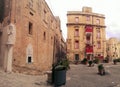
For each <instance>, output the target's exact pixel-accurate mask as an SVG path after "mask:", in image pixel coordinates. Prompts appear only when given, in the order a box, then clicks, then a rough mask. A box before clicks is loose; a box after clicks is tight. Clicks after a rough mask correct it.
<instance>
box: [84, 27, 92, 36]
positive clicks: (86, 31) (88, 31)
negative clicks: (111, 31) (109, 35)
mask: <svg viewBox="0 0 120 87" xmlns="http://www.w3.org/2000/svg"><path fill="white" fill-rule="evenodd" d="M92 32H93V29H92V27H91V26H86V27H85V33H86V35H87V36H90V35H91V33H92Z"/></svg>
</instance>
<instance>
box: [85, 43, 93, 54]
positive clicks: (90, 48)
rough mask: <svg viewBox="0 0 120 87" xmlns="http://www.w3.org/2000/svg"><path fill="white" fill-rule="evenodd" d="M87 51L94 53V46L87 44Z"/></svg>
mask: <svg viewBox="0 0 120 87" xmlns="http://www.w3.org/2000/svg"><path fill="white" fill-rule="evenodd" d="M86 53H88V54H91V53H93V46H89V45H87V46H86Z"/></svg>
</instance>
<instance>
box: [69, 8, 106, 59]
mask: <svg viewBox="0 0 120 87" xmlns="http://www.w3.org/2000/svg"><path fill="white" fill-rule="evenodd" d="M105 27H106V26H105V16H104V15H103V14H98V13H93V12H92V8H90V7H83V8H82V11H68V12H67V54H68V56H69V59H70V61H75V60H79V61H80V60H82V59H83V58H87V59H90V60H91V59H93V58H94V57H99V58H100V59H103V58H104V57H106V33H105Z"/></svg>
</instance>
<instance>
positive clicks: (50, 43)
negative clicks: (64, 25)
mask: <svg viewBox="0 0 120 87" xmlns="http://www.w3.org/2000/svg"><path fill="white" fill-rule="evenodd" d="M61 44H65V43H64V42H63V37H62V31H61V27H60V19H59V17H55V16H54V15H53V13H52V12H51V10H50V8H49V6H48V5H47V3H46V2H45V0H1V1H0V66H1V68H3V69H4V70H6V71H9V72H11V71H15V72H22V73H27V74H40V73H42V72H44V71H46V70H50V69H51V67H52V64H53V63H55V62H57V60H58V59H60V58H61V55H60V53H61V51H62V50H63V48H62V46H61ZM57 54H59V55H57Z"/></svg>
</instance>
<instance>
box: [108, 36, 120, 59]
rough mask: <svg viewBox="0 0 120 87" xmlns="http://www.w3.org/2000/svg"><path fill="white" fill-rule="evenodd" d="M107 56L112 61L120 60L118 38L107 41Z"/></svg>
mask: <svg viewBox="0 0 120 87" xmlns="http://www.w3.org/2000/svg"><path fill="white" fill-rule="evenodd" d="M106 47H107V55H108V56H109V58H110V60H113V59H117V58H120V42H119V40H118V39H117V38H114V37H111V38H110V39H109V40H107V46H106Z"/></svg>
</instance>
